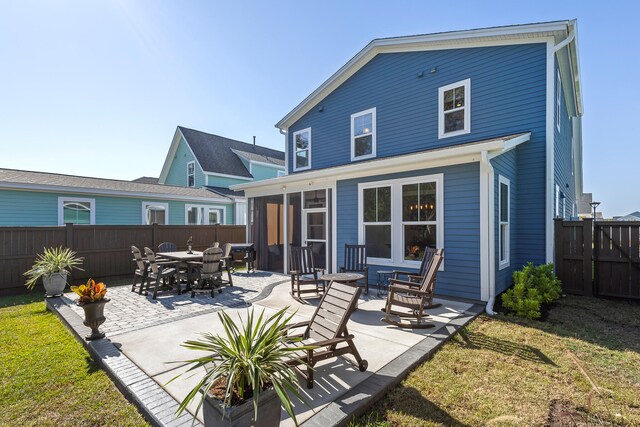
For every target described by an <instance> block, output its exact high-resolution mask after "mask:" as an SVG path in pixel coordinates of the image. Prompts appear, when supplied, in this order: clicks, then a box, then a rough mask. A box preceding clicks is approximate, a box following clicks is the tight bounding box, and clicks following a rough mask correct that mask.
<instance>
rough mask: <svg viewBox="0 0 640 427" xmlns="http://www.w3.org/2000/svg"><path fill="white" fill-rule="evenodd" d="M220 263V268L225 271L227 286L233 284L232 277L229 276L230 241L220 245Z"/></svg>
mask: <svg viewBox="0 0 640 427" xmlns="http://www.w3.org/2000/svg"><path fill="white" fill-rule="evenodd" d="M220 259H221V260H222V265H221V266H220V268H221V269H222V270H225V271H226V272H227V281H226V282H227V286H233V277H232V276H231V243H225V244H224V245H222V256H221V257H220Z"/></svg>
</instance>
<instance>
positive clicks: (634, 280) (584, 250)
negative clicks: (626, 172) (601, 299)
mask: <svg viewBox="0 0 640 427" xmlns="http://www.w3.org/2000/svg"><path fill="white" fill-rule="evenodd" d="M555 251H556V254H555V266H556V273H557V275H558V277H559V278H560V280H561V281H562V287H563V289H564V291H565V292H566V293H570V294H577V295H586V296H590V295H596V296H610V297H619V298H631V299H640V222H636V221H596V222H595V223H594V222H593V220H591V219H585V220H582V221H564V220H562V219H557V220H556V221H555Z"/></svg>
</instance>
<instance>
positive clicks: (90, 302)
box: [71, 279, 109, 340]
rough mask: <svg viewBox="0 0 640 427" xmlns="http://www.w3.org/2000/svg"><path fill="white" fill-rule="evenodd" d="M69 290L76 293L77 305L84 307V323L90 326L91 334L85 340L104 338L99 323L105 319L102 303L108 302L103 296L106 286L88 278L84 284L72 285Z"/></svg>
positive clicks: (105, 292)
mask: <svg viewBox="0 0 640 427" xmlns="http://www.w3.org/2000/svg"><path fill="white" fill-rule="evenodd" d="M71 290H72V291H73V292H75V293H76V294H78V295H79V296H80V298H79V299H78V305H79V306H80V307H82V308H83V309H84V325H85V326H88V327H90V328H91V335H88V336H86V337H85V338H86V339H87V340H97V339H100V338H104V332H100V329H99V328H100V325H102V324H103V323H104V321H105V320H106V319H105V317H104V305H105V304H106V303H108V302H109V299H107V298H105V295H106V294H107V286H106V285H105V284H104V283H102V282H101V283H96V282H95V281H94V280H92V279H89V280H88V281H87V283H86V284H84V285H80V286H72V287H71Z"/></svg>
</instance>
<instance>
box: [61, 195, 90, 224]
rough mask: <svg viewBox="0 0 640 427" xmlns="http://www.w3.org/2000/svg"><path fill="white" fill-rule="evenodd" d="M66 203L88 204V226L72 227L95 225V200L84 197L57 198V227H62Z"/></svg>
mask: <svg viewBox="0 0 640 427" xmlns="http://www.w3.org/2000/svg"><path fill="white" fill-rule="evenodd" d="M67 202H85V203H86V202H88V203H90V206H91V208H90V210H89V224H74V225H95V224H96V199H88V198H86V197H67V196H65V197H58V225H64V204H65V203H67Z"/></svg>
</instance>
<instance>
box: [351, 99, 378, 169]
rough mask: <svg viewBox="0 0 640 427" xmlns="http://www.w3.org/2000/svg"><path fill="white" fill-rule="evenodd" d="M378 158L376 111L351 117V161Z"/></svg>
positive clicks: (372, 109)
mask: <svg viewBox="0 0 640 427" xmlns="http://www.w3.org/2000/svg"><path fill="white" fill-rule="evenodd" d="M375 156H376V109H375V108H370V109H368V110H365V111H361V112H359V113H355V114H352V115H351V161H354V160H362V159H369V158H371V157H375Z"/></svg>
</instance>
